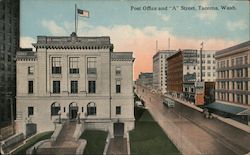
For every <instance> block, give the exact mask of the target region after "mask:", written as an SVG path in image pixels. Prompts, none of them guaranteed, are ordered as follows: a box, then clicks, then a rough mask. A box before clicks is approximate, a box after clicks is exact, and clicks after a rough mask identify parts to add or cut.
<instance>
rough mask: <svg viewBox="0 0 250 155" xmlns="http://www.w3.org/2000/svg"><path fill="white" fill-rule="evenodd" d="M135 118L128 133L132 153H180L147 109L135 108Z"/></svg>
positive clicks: (153, 154)
mask: <svg viewBox="0 0 250 155" xmlns="http://www.w3.org/2000/svg"><path fill="white" fill-rule="evenodd" d="M135 119H136V122H135V129H134V130H132V131H131V132H130V133H129V135H130V148H131V154H132V155H179V154H181V153H180V152H179V151H178V149H177V148H176V147H175V145H174V144H173V143H172V142H171V141H170V139H169V138H168V137H167V135H166V134H165V133H164V131H163V130H162V129H161V127H160V126H159V125H158V123H157V122H155V120H154V119H153V118H152V116H151V115H150V113H149V112H148V111H147V110H144V109H139V108H135Z"/></svg>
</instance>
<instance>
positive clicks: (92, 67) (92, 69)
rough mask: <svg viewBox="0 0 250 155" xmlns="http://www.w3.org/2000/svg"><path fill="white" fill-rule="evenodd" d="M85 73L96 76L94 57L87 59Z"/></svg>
mask: <svg viewBox="0 0 250 155" xmlns="http://www.w3.org/2000/svg"><path fill="white" fill-rule="evenodd" d="M87 63H88V64H87V73H88V74H96V57H89V58H87Z"/></svg>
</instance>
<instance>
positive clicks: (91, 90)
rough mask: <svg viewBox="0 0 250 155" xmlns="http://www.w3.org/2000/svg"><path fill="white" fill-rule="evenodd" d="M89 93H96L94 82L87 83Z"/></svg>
mask: <svg viewBox="0 0 250 155" xmlns="http://www.w3.org/2000/svg"><path fill="white" fill-rule="evenodd" d="M88 88H89V93H91V94H93V93H95V92H96V82H95V81H89V85H88Z"/></svg>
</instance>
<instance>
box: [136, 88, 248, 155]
mask: <svg viewBox="0 0 250 155" xmlns="http://www.w3.org/2000/svg"><path fill="white" fill-rule="evenodd" d="M138 96H139V97H141V98H142V99H143V100H144V101H145V104H146V106H147V107H148V109H149V111H150V113H151V114H152V115H153V117H154V118H155V120H157V121H158V123H159V124H160V126H161V127H162V128H163V130H164V131H165V133H167V134H168V136H169V137H170V138H171V139H172V141H173V142H174V143H175V145H177V147H178V145H179V147H178V148H181V151H182V152H183V153H184V154H203V155H204V154H223V155H224V154H246V153H248V152H250V143H249V142H250V135H249V134H248V133H247V132H244V131H241V130H239V129H237V128H234V127H232V126H230V125H227V124H225V123H223V122H221V121H219V120H217V119H205V118H204V117H203V115H202V114H201V113H200V112H198V111H196V110H193V109H190V108H188V107H186V106H185V105H182V104H180V103H176V106H175V108H173V109H169V108H167V107H166V106H164V105H163V104H162V97H161V96H159V95H158V94H153V93H152V92H151V91H149V90H147V89H144V92H142V91H141V90H139V93H138ZM180 139H181V140H180Z"/></svg>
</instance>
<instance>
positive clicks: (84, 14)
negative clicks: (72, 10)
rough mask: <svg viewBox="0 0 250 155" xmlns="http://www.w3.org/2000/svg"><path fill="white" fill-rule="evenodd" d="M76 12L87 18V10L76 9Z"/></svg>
mask: <svg viewBox="0 0 250 155" xmlns="http://www.w3.org/2000/svg"><path fill="white" fill-rule="evenodd" d="M77 14H78V15H79V16H82V17H88V18H89V11H87V10H81V9H77Z"/></svg>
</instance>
